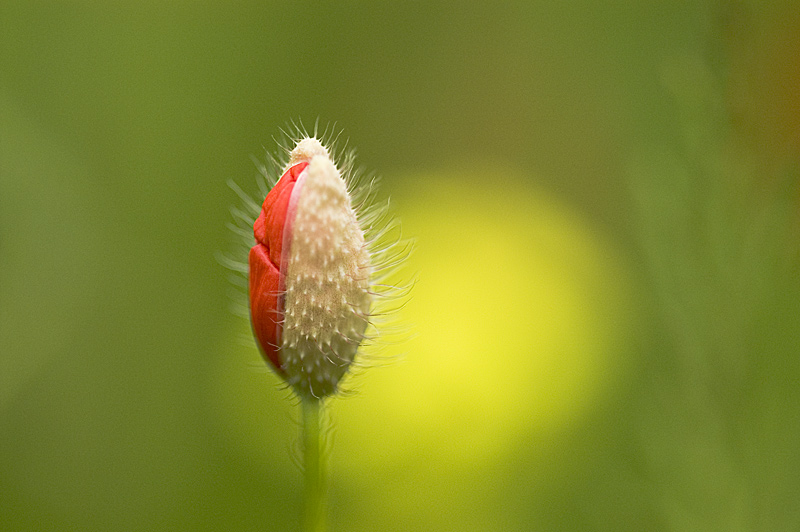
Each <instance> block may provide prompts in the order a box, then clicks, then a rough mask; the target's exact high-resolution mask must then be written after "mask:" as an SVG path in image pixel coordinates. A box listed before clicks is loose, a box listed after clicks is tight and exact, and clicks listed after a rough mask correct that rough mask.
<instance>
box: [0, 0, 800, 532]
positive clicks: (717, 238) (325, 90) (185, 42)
mask: <svg viewBox="0 0 800 532" xmlns="http://www.w3.org/2000/svg"><path fill="white" fill-rule="evenodd" d="M795 3H796V2H793V1H790V0H785V1H776V2H756V1H755V0H748V1H738V2H734V1H730V2H722V1H713V2H711V1H710V2H698V1H689V0H686V1H680V2H672V1H670V2H667V1H666V0H664V1H655V2H647V3H635V2H631V3H628V4H620V3H619V2H612V1H605V0H604V1H600V2H588V1H583V2H577V3H571V4H569V5H567V4H560V3H544V2H511V3H506V4H504V5H503V6H502V7H498V6H495V5H490V4H482V3H477V2H476V3H462V4H460V6H459V8H458V9H454V8H453V6H452V5H450V4H446V3H443V2H428V3H424V4H403V3H388V2H387V3H384V2H374V3H361V2H337V3H334V2H328V3H318V4H300V3H296V2H268V3H264V2H254V1H242V2H235V3H223V2H207V3H200V4H198V3H195V2H180V1H179V2H173V3H155V2H148V1H141V2H130V3H118V4H115V5H102V4H98V3H93V2H81V1H71V2H22V1H16V0H7V1H5V2H2V3H0V60H2V65H3V68H2V70H0V529H2V530H71V529H75V530H219V529H223V530H250V529H262V530H292V529H293V528H294V527H295V526H296V524H297V515H298V511H299V507H300V506H299V504H300V496H301V486H300V474H299V473H298V471H297V469H296V467H295V466H294V465H293V464H292V458H291V457H292V454H293V452H294V451H293V450H292V448H293V446H294V445H296V439H297V430H298V429H297V425H296V418H297V412H296V408H295V406H296V405H295V404H294V403H293V402H292V401H291V399H290V398H289V397H288V392H285V391H284V392H281V390H280V388H279V382H278V379H277V378H276V377H275V376H274V375H272V374H271V373H269V372H268V371H267V370H266V368H265V367H264V365H263V363H261V362H260V360H259V358H258V354H257V352H256V351H255V349H254V346H253V343H252V340H251V339H250V338H249V329H248V325H247V324H246V323H244V322H243V321H241V320H237V319H236V318H235V317H234V316H232V315H231V314H230V313H229V312H228V310H227V308H228V305H229V300H228V292H229V291H230V288H229V287H228V285H227V282H226V279H225V278H226V274H225V271H224V269H223V268H222V267H221V266H220V265H219V264H218V263H217V262H216V261H215V259H214V256H215V253H216V252H217V251H218V250H221V249H226V248H227V247H228V245H227V240H228V239H229V238H230V237H229V235H228V234H227V230H226V228H225V223H226V221H227V220H228V219H229V216H230V214H229V212H228V208H229V206H230V205H231V204H232V203H234V202H235V197H234V195H233V194H232V193H231V192H230V191H229V190H228V189H227V188H226V185H225V183H226V180H227V179H228V178H234V179H235V180H236V181H237V182H239V183H244V182H246V179H247V178H248V177H249V176H252V175H253V174H254V173H255V169H254V168H253V166H252V162H251V161H250V158H249V157H250V155H251V154H259V153H261V151H262V145H263V146H266V147H267V149H272V147H273V143H272V141H271V140H270V137H271V136H273V135H276V134H277V133H278V128H279V127H281V126H283V125H284V124H285V123H286V122H287V120H291V119H300V120H303V121H305V122H306V124H310V123H313V121H314V120H315V119H316V118H317V117H320V118H321V121H322V123H323V124H324V123H326V122H327V121H328V120H330V121H338V124H339V127H343V128H344V136H345V137H348V138H349V142H350V145H352V146H356V147H358V149H359V154H360V159H359V160H360V162H361V163H362V164H364V166H365V167H367V168H368V169H374V170H377V171H378V172H379V173H380V174H382V176H383V178H384V182H383V185H384V186H383V191H384V192H385V194H387V195H389V196H391V197H392V198H393V202H394V204H395V208H396V210H397V212H398V214H399V215H400V217H401V219H402V220H403V222H404V227H405V232H406V233H407V235H408V236H412V237H415V238H416V240H417V243H418V244H417V252H416V253H415V255H414V256H413V257H412V258H411V260H410V261H409V264H408V265H407V266H408V268H407V272H408V274H409V275H411V274H414V273H416V275H417V277H418V279H419V282H418V284H417V286H416V287H415V293H414V297H413V299H412V300H411V302H410V303H409V304H408V305H407V306H406V307H404V308H403V309H402V311H401V313H400V315H399V316H398V323H399V324H401V326H402V327H405V328H406V329H407V331H408V332H409V333H410V336H412V337H413V339H411V340H409V341H407V342H403V343H400V344H397V345H394V344H392V345H388V346H386V347H385V348H384V349H382V350H380V351H379V352H375V353H371V354H370V355H371V357H370V360H379V361H380V360H386V361H387V362H386V363H382V362H377V363H374V365H375V366H377V367H371V368H369V369H367V370H365V371H364V372H363V374H359V375H355V376H354V377H353V378H352V379H351V380H350V381H349V387H351V388H352V389H353V390H354V391H355V393H354V395H353V397H347V398H342V399H337V401H336V402H335V404H334V405H333V406H332V409H331V413H330V415H331V418H332V426H333V435H332V440H333V446H332V465H333V475H332V482H333V491H332V497H333V503H334V504H333V505H332V523H333V525H334V528H333V529H334V530H352V531H357V530H365V531H366V530H387V531H390V530H398V531H399V530H403V531H406V530H437V531H438V530H442V531H447V530H465V529H467V530H487V531H490V530H504V531H505V530H614V531H618V530H680V531H685V530H698V531H700V530H726V531H727V530H796V529H797V528H799V527H800V507H798V505H797V504H796V499H797V495H798V493H800V480H799V479H800V459H798V457H797V453H796V452H795V447H796V442H797V440H798V438H800V420H798V416H797V412H800V388H798V386H797V382H798V379H799V378H800V357H799V356H798V354H800V353H799V352H798V351H799V350H798V347H797V346H798V344H799V343H798V340H800V339H799V338H798V331H800V255H799V254H798V251H799V250H800V247H799V246H798V237H800V234H798V233H799V232H800V220H798V206H800V204H799V202H800V159H799V158H798V153H799V152H800V107H798V102H799V101H800V100H798V98H797V94H798V93H799V92H800V68H798V66H799V65H798V58H800V29H799V28H800V12H798V10H797V7H796V5H794V4H795ZM250 190H251V191H253V192H254V191H255V186H253V187H251V188H250ZM384 366H385V367H384Z"/></svg>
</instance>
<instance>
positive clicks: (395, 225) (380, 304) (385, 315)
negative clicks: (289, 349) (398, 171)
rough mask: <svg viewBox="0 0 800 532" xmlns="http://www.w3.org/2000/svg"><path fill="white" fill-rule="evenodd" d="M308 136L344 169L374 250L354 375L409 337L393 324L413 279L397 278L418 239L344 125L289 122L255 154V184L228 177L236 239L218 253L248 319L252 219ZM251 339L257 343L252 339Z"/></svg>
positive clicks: (234, 303) (237, 309)
mask: <svg viewBox="0 0 800 532" xmlns="http://www.w3.org/2000/svg"><path fill="white" fill-rule="evenodd" d="M308 137H314V138H317V139H318V140H319V141H320V142H321V143H322V145H323V146H325V147H326V148H327V150H328V153H329V154H330V158H331V160H332V161H333V162H334V164H335V165H336V167H337V168H338V170H339V172H340V173H341V175H342V178H343V179H344V181H345V183H346V185H347V190H348V193H349V194H350V198H351V202H352V208H353V210H354V211H355V214H356V218H357V220H358V223H359V226H360V227H361V230H362V231H363V232H364V239H365V245H366V246H367V249H368V251H369V255H370V280H369V287H370V294H372V295H373V304H372V308H371V311H370V315H369V318H368V327H367V331H366V332H365V337H364V340H363V342H362V344H361V346H360V347H359V350H358V353H357V356H356V359H355V360H354V361H353V363H352V365H351V368H350V370H349V373H350V374H353V373H357V372H360V370H362V369H364V368H367V367H372V366H374V365H376V364H381V363H384V362H386V361H388V360H389V357H387V356H386V355H385V353H384V352H383V351H384V348H385V347H386V346H387V345H391V344H395V343H398V342H400V341H403V340H405V339H406V337H407V336H408V334H407V330H406V329H404V328H402V327H398V326H396V325H395V326H392V324H393V322H395V321H396V316H397V313H398V311H399V310H400V309H402V308H403V307H404V306H405V304H406V303H407V302H408V300H409V298H410V293H411V289H412V287H413V285H414V284H415V283H414V281H406V282H401V283H400V284H393V282H395V278H396V277H397V274H398V271H399V270H400V268H401V267H402V265H403V263H404V262H405V260H406V259H407V258H408V257H409V255H410V254H411V252H412V249H413V247H414V244H413V242H412V241H411V240H409V239H406V238H404V237H403V234H402V231H401V227H400V223H399V221H398V220H397V219H396V218H395V217H394V216H393V215H392V214H391V210H390V202H389V200H388V199H381V198H380V196H379V192H378V188H379V184H380V178H379V177H377V176H376V175H375V174H374V173H371V172H370V173H368V172H365V171H364V169H363V168H362V167H361V166H358V165H357V164H356V152H355V149H353V148H349V147H348V142H347V140H346V139H344V140H342V130H341V129H337V127H336V124H335V123H334V124H329V125H327V126H325V128H324V129H323V130H322V131H320V127H319V120H317V121H316V122H315V123H314V127H313V130H312V131H311V134H309V132H308V130H307V129H306V128H305V126H304V125H303V123H302V122H301V121H298V122H295V121H292V122H290V123H289V124H288V125H287V126H286V127H285V128H283V129H281V135H280V136H279V137H277V138H275V137H273V140H274V141H275V144H276V146H277V150H275V151H270V150H269V149H267V148H264V153H263V159H260V158H258V157H252V159H253V162H254V163H255V165H256V169H257V173H256V179H255V186H249V187H242V186H240V185H239V184H238V183H237V182H236V181H234V180H233V179H230V180H228V186H229V187H230V189H231V190H232V191H233V192H234V193H235V194H236V196H237V201H236V202H235V204H234V205H232V206H231V208H230V213H231V220H230V221H229V222H228V223H227V227H228V229H229V230H230V234H231V236H232V238H231V239H230V246H229V249H228V250H227V252H224V253H218V254H217V260H218V261H219V263H220V264H221V265H222V266H224V267H225V268H226V269H227V270H228V279H229V281H230V284H231V291H230V299H231V310H232V312H233V313H234V314H236V315H237V316H240V317H242V318H244V319H246V320H248V321H249V319H250V310H249V301H248V274H249V266H248V253H249V252H250V248H252V247H253V246H254V245H255V237H254V236H253V224H254V223H255V220H256V218H258V216H259V214H260V212H261V203H262V202H263V200H264V198H265V197H266V196H267V194H269V192H270V190H272V188H273V187H274V186H275V184H276V183H277V181H278V179H279V178H280V177H281V176H282V175H283V173H284V172H285V171H286V170H287V168H288V163H289V154H290V153H291V151H292V149H293V148H294V147H295V145H296V144H297V143H298V142H299V141H300V140H302V139H304V138H308ZM249 189H252V192H251V191H250V190H249ZM254 196H255V198H258V199H254ZM249 344H250V345H252V346H253V347H255V346H256V343H255V340H254V339H252V338H251V339H250V342H249ZM286 386H288V385H286ZM351 393H352V391H351V390H343V389H342V388H341V387H340V388H339V390H338V395H342V394H345V395H347V394H351Z"/></svg>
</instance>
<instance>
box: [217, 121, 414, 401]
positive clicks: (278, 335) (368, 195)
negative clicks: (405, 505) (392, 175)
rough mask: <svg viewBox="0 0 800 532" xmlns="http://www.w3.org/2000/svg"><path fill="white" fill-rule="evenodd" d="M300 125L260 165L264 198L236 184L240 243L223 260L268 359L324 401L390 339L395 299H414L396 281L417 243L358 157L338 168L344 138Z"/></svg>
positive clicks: (349, 156)
mask: <svg viewBox="0 0 800 532" xmlns="http://www.w3.org/2000/svg"><path fill="white" fill-rule="evenodd" d="M295 129H296V136H293V137H294V138H290V142H291V146H288V147H285V148H284V154H283V156H280V157H274V156H269V155H268V159H267V164H266V165H261V164H259V173H260V176H259V189H260V194H259V196H260V198H261V200H259V201H254V200H253V199H251V197H250V196H249V195H248V194H247V193H246V192H244V191H243V190H242V189H241V188H240V187H239V186H238V185H236V184H235V183H234V182H229V185H230V187H231V188H232V189H233V190H234V192H236V194H237V195H238V196H239V198H240V200H241V207H238V208H236V207H235V208H233V209H232V210H231V213H232V215H233V218H234V223H233V224H231V225H230V228H231V230H232V231H233V232H234V233H235V234H236V235H237V240H239V242H240V245H239V246H238V247H237V249H235V250H232V251H231V253H230V254H227V255H223V256H221V257H220V260H221V262H222V263H223V264H224V265H225V266H227V267H229V268H230V269H231V270H232V271H233V272H234V274H235V276H234V277H235V279H234V280H235V284H236V285H237V286H238V287H240V288H245V287H246V288H247V293H248V296H249V312H247V314H249V317H250V319H251V323H252V327H253V331H254V334H255V337H256V341H257V344H258V346H259V348H260V350H261V352H262V354H263V355H264V358H265V359H266V360H267V362H268V363H269V364H270V365H271V366H272V367H273V369H274V370H275V371H276V373H277V374H278V375H279V376H281V377H282V378H283V380H284V381H285V382H286V383H287V384H288V385H289V386H290V387H291V389H292V390H293V391H294V392H295V393H296V394H297V395H298V396H300V397H301V398H302V397H313V398H324V397H328V396H331V395H334V394H336V393H337V392H340V391H341V382H342V380H343V379H344V378H345V376H346V375H347V374H348V373H349V372H351V370H352V368H353V367H354V366H356V365H358V362H357V358H363V353H361V351H363V348H364V347H365V346H373V345H375V344H376V343H380V342H379V336H380V335H381V331H382V328H383V324H384V323H385V321H386V318H387V316H389V315H391V309H389V308H387V307H388V306H395V305H392V303H391V302H392V301H396V300H397V299H398V298H399V299H403V298H406V297H407V296H408V293H409V290H410V286H395V285H390V284H386V279H387V277H389V276H390V275H392V274H393V272H394V271H395V270H396V269H397V268H398V267H399V266H400V265H401V264H402V262H403V261H404V259H405V258H406V257H407V256H408V254H409V253H410V250H411V244H410V243H409V242H407V241H405V240H404V239H403V238H402V235H401V232H400V229H399V224H398V223H397V221H396V220H395V219H394V218H393V217H392V216H391V215H390V213H389V204H388V202H381V203H379V202H377V201H376V185H377V179H376V178H375V177H373V176H370V175H364V174H363V173H362V172H361V171H360V170H359V169H357V168H355V164H354V160H355V159H354V153H353V152H352V151H350V152H347V153H345V154H344V155H343V156H342V157H341V160H340V161H339V164H337V157H336V153H337V150H336V148H335V144H336V140H337V138H338V136H337V137H332V136H329V135H327V134H326V132H325V133H323V134H322V135H321V138H317V128H316V127H315V130H314V134H313V135H308V134H307V133H306V132H305V131H303V130H302V128H298V127H295ZM287 137H289V136H288V135H287ZM287 140H289V139H287ZM325 144H328V146H329V147H328V148H326V147H325ZM332 154H333V155H332ZM262 200H263V201H262ZM248 248H249V251H248V252H247V254H248V257H249V258H248V261H247V263H244V262H242V259H243V256H244V252H245V250H246V249H248ZM246 308H247V307H246Z"/></svg>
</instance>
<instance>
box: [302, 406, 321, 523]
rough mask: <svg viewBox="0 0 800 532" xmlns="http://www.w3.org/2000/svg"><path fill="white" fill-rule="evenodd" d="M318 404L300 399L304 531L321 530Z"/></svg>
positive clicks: (319, 418)
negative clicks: (304, 487)
mask: <svg viewBox="0 0 800 532" xmlns="http://www.w3.org/2000/svg"><path fill="white" fill-rule="evenodd" d="M322 406H323V404H322V401H321V400H319V399H315V398H313V397H311V398H304V399H303V467H304V470H305V481H306V493H305V499H306V500H305V515H304V519H303V531H304V532H325V513H326V509H327V508H326V507H327V501H326V498H327V482H326V469H325V465H326V464H325V450H324V448H323V439H322Z"/></svg>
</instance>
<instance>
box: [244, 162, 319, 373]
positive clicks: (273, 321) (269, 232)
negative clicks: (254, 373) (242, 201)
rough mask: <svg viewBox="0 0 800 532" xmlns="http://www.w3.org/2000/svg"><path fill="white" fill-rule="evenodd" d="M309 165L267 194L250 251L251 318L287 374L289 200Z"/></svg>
mask: <svg viewBox="0 0 800 532" xmlns="http://www.w3.org/2000/svg"><path fill="white" fill-rule="evenodd" d="M306 166H308V163H307V162H302V163H299V164H296V165H294V166H292V167H291V168H289V169H288V170H287V171H286V173H284V174H283V176H281V178H280V180H279V181H278V183H277V184H276V185H275V186H274V187H273V189H272V190H271V191H270V192H269V194H267V197H266V198H265V199H264V204H263V205H262V207H261V214H260V215H259V217H258V219H257V220H256V223H255V224H254V225H253V233H254V234H255V237H256V245H255V246H253V248H252V249H251V250H250V257H249V262H250V318H251V321H252V323H253V331H254V332H255V336H256V339H257V340H258V344H259V346H260V347H261V350H262V352H263V354H264V357H265V358H266V359H267V360H268V361H269V362H271V363H272V365H273V366H274V367H275V369H277V370H278V371H279V372H280V373H283V369H282V368H281V361H280V356H279V351H280V332H281V322H282V321H283V316H282V314H283V290H284V286H283V279H282V278H281V272H280V266H281V253H282V249H283V232H284V228H285V225H286V217H287V213H288V208H289V200H290V199H291V196H292V190H293V189H294V185H295V183H296V181H297V178H298V177H299V176H300V174H301V173H302V172H303V170H305V168H306Z"/></svg>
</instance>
